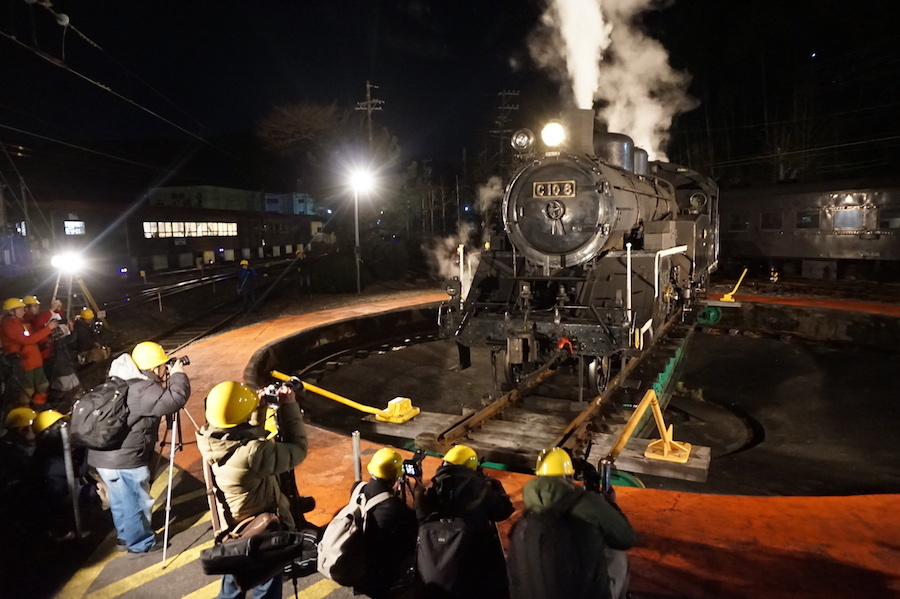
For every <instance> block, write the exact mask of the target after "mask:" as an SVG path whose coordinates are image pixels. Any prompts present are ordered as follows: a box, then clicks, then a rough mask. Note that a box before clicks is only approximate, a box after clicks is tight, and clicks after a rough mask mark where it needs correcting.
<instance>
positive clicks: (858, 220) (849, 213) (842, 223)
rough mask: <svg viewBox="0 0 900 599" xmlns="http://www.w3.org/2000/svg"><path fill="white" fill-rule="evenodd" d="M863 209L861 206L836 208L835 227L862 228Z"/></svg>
mask: <svg viewBox="0 0 900 599" xmlns="http://www.w3.org/2000/svg"><path fill="white" fill-rule="evenodd" d="M862 226H863V211H862V209H861V208H848V209H846V210H835V212H834V228H835V229H862Z"/></svg>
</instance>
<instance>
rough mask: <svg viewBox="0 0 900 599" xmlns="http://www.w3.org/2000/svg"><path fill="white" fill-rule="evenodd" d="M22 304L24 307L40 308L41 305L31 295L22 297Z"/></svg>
mask: <svg viewBox="0 0 900 599" xmlns="http://www.w3.org/2000/svg"><path fill="white" fill-rule="evenodd" d="M22 303H23V304H25V305H26V306H40V305H41V301H40V300H39V299H38V298H37V297H35V296H33V295H26V296H25V297H23V298H22Z"/></svg>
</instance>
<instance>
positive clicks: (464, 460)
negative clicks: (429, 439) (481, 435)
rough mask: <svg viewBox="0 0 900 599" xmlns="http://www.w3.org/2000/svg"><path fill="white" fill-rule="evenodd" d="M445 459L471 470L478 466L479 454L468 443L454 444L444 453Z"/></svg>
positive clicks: (449, 462)
mask: <svg viewBox="0 0 900 599" xmlns="http://www.w3.org/2000/svg"><path fill="white" fill-rule="evenodd" d="M444 461H445V462H447V463H448V464H456V465H457V466H465V467H466V468H469V469H470V470H475V469H476V468H478V455H477V454H476V453H475V450H474V449H472V448H471V447H469V446H468V445H454V446H453V447H451V448H450V451H448V452H447V453H446V454H444Z"/></svg>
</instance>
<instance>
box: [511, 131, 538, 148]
mask: <svg viewBox="0 0 900 599" xmlns="http://www.w3.org/2000/svg"><path fill="white" fill-rule="evenodd" d="M509 144H510V145H511V146H512V147H513V149H514V150H515V151H516V152H527V151H528V150H530V149H531V147H532V146H534V133H532V132H531V130H530V129H519V130H518V131H516V132H515V133H513V136H512V138H511V139H510V140H509Z"/></svg>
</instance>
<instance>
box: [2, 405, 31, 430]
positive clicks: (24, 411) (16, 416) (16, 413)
mask: <svg viewBox="0 0 900 599" xmlns="http://www.w3.org/2000/svg"><path fill="white" fill-rule="evenodd" d="M36 415H37V412H35V411H34V410H32V409H31V408H26V407H19V408H13V409H12V410H10V411H9V414H7V415H6V428H22V427H24V426H31V423H32V422H34V417H35V416H36Z"/></svg>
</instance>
